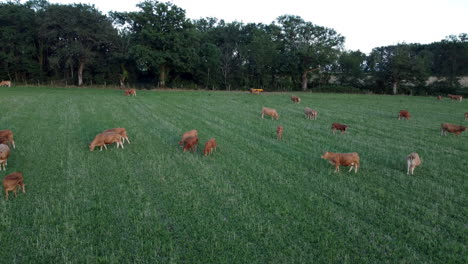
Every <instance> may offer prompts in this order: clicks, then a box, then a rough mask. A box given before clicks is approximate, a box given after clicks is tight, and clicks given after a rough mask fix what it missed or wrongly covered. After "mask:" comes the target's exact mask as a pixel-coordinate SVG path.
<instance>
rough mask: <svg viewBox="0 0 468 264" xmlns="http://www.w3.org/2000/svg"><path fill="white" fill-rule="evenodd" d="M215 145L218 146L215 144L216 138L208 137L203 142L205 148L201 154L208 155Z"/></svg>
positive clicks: (214, 148)
mask: <svg viewBox="0 0 468 264" xmlns="http://www.w3.org/2000/svg"><path fill="white" fill-rule="evenodd" d="M217 146H218V144H216V139H214V138H210V139H209V140H208V141H207V142H206V143H205V149H204V150H203V155H205V156H208V155H209V154H211V153H213V150H215V151H216V147H217Z"/></svg>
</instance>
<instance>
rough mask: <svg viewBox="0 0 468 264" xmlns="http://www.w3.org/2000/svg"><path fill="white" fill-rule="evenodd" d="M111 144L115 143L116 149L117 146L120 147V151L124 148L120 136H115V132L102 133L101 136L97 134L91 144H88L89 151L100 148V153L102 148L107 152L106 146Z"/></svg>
mask: <svg viewBox="0 0 468 264" xmlns="http://www.w3.org/2000/svg"><path fill="white" fill-rule="evenodd" d="M113 143H117V148H119V146H121V147H122V149H123V148H124V147H123V143H122V136H121V135H120V134H117V133H115V132H104V133H101V134H97V135H96V137H95V138H94V139H93V141H92V142H91V144H89V150H90V151H93V150H94V148H95V147H101V150H99V151H102V147H104V148H105V149H106V150H107V146H106V144H113Z"/></svg>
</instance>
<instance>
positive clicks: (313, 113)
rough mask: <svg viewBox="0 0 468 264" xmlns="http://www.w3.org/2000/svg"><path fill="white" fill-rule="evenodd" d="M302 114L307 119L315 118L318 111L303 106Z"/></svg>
mask: <svg viewBox="0 0 468 264" xmlns="http://www.w3.org/2000/svg"><path fill="white" fill-rule="evenodd" d="M304 114H305V116H306V118H307V119H313V120H317V116H318V112H317V111H315V110H313V109H310V108H309V107H306V108H304Z"/></svg>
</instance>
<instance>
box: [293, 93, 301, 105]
mask: <svg viewBox="0 0 468 264" xmlns="http://www.w3.org/2000/svg"><path fill="white" fill-rule="evenodd" d="M291 101H293V103H300V102H301V98H299V97H297V96H294V95H292V96H291Z"/></svg>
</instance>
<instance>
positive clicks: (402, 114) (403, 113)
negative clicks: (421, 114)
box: [398, 110, 411, 120]
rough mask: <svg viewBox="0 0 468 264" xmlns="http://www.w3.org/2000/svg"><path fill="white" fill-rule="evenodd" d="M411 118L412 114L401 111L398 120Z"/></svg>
mask: <svg viewBox="0 0 468 264" xmlns="http://www.w3.org/2000/svg"><path fill="white" fill-rule="evenodd" d="M410 117H411V115H410V113H409V112H408V111H406V110H401V111H400V113H398V120H400V119H401V118H404V119H406V120H409V119H410Z"/></svg>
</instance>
